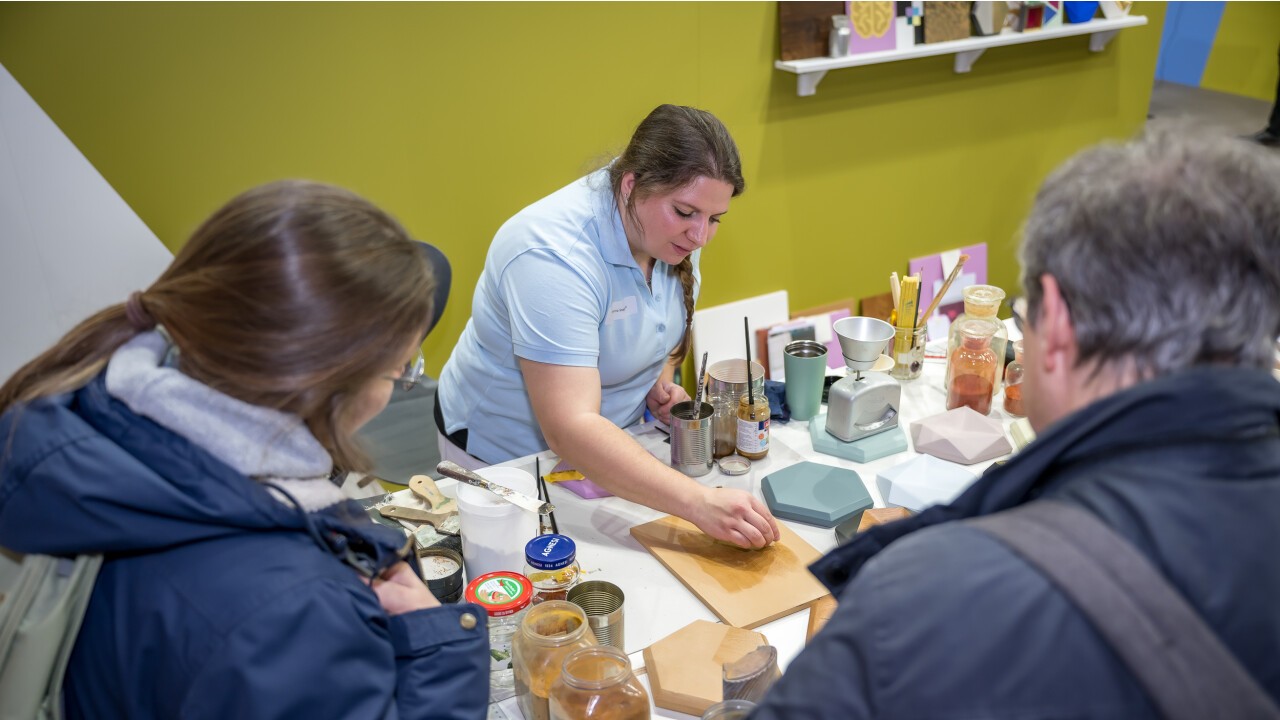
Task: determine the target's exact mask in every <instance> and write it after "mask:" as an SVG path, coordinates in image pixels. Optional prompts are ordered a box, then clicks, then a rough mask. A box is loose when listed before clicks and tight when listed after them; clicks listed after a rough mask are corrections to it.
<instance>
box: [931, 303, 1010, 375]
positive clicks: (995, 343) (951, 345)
mask: <svg viewBox="0 0 1280 720" xmlns="http://www.w3.org/2000/svg"><path fill="white" fill-rule="evenodd" d="M962 294H963V295H964V312H963V313H962V314H961V315H960V316H959V317H957V318H956V319H955V322H953V323H951V329H950V331H949V332H948V333H947V372H946V374H945V375H943V378H944V380H943V382H944V386H943V387H944V388H946V389H948V390H949V389H950V388H951V357H952V356H953V355H954V354H955V351H956V348H958V347H960V331H959V327H958V326H959V325H960V321H961V320H965V319H968V318H979V319H982V320H986V321H987V322H989V323H990V324H991V327H992V336H991V351H992V352H994V353H995V354H996V382H995V386H994V391H993V392H999V391H1000V380H1001V378H1003V377H1004V353H1005V345H1006V344H1008V342H1009V331H1008V330H1007V329H1005V326H1004V323H1002V322H1000V318H999V317H997V312H998V311H999V310H1000V303H1002V302H1004V290H1001V289H1000V288H998V287H996V286H995V285H970V286H969V287H967V288H965V289H964V291H963V293H962Z"/></svg>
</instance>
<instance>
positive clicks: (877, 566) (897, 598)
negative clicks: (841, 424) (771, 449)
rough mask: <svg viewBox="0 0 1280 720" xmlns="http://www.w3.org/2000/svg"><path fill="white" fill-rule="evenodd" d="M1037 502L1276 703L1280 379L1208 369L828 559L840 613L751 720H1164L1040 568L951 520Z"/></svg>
mask: <svg viewBox="0 0 1280 720" xmlns="http://www.w3.org/2000/svg"><path fill="white" fill-rule="evenodd" d="M1040 497H1045V498H1054V499H1056V500H1060V501H1063V502H1067V503H1072V504H1074V505H1076V506H1078V507H1081V508H1083V509H1085V510H1087V511H1088V512H1091V513H1094V514H1095V515H1097V516H1098V517H1099V518H1100V519H1102V520H1103V521H1104V522H1106V523H1107V525H1108V526H1110V527H1111V528H1113V529H1114V530H1116V531H1117V532H1118V533H1119V534H1120V535H1121V536H1123V537H1124V538H1125V539H1126V540H1127V541H1128V542H1130V543H1131V544H1133V546H1134V547H1136V548H1137V549H1138V550H1139V551H1140V552H1141V553H1142V554H1143V555H1144V556H1145V557H1146V558H1147V559H1148V560H1149V561H1151V562H1152V563H1153V564H1154V566H1155V567H1156V569H1157V570H1159V571H1160V572H1161V573H1162V574H1163V575H1164V577H1165V578H1167V579H1168V580H1169V581H1170V582H1171V584H1172V585H1173V587H1174V588H1175V589H1176V590H1178V591H1179V592H1180V593H1181V594H1182V596H1183V597H1184V598H1186V600H1187V601H1188V602H1189V603H1190V604H1191V606H1192V608H1194V609H1195V610H1196V612H1197V613H1198V614H1199V615H1200V617H1201V618H1202V619H1203V620H1204V621H1205V622H1206V623H1207V624H1208V625H1209V627H1210V628H1211V629H1212V630H1213V631H1214V632H1215V633H1216V634H1217V635H1218V637H1219V638H1221V640H1222V641H1223V642H1224V643H1225V645H1226V647H1227V648H1228V649H1229V650H1230V651H1231V652H1232V653H1233V654H1234V655H1235V657H1236V658H1237V659H1239V661H1240V662H1241V664H1242V665H1243V666H1244V668H1245V669H1246V671H1247V672H1249V674H1250V675H1252V677H1253V678H1254V680H1255V681H1257V683H1258V684H1259V686H1261V687H1262V688H1263V689H1264V690H1265V691H1266V692H1267V693H1268V694H1269V695H1270V696H1271V698H1272V699H1273V700H1274V701H1276V702H1277V703H1280V383H1277V382H1276V380H1275V379H1274V378H1272V377H1271V375H1270V373H1267V372H1265V371H1259V370H1247V369H1240V368H1199V369H1194V370H1190V371H1187V372H1183V373H1179V374H1177V375H1174V376H1170V377H1166V378H1161V379H1158V380H1154V381H1151V382H1146V383H1142V384H1140V385H1138V386H1136V387H1133V388H1130V389H1128V390H1126V391H1123V392H1120V393H1117V394H1115V395H1113V396H1110V397H1108V398H1105V399H1103V400H1100V401H1098V402H1096V403H1093V404H1092V405H1090V406H1088V407H1086V408H1085V409H1083V410H1081V411H1079V412H1077V413H1075V414H1073V415H1072V416H1070V417H1068V418H1065V419H1063V420H1062V421H1060V422H1058V423H1056V424H1055V425H1054V426H1053V427H1051V428H1049V429H1048V430H1047V431H1046V432H1045V433H1044V434H1042V435H1041V436H1040V437H1039V438H1037V439H1036V441H1035V442H1033V443H1032V444H1031V445H1029V446H1027V448H1026V449H1025V450H1023V451H1022V452H1021V453H1019V454H1018V455H1016V456H1014V458H1013V459H1011V460H1010V461H1009V462H1008V463H1007V464H1005V465H1004V466H1001V467H997V468H993V469H992V470H991V471H989V472H988V473H986V474H985V475H983V477H981V478H980V479H979V480H978V481H977V482H976V483H974V485H972V486H971V487H970V488H969V490H967V491H965V492H964V493H963V494H961V496H960V497H958V498H957V499H956V500H955V501H954V502H953V503H952V504H950V505H946V506H936V507H934V508H931V509H928V510H926V511H924V512H922V513H921V514H919V515H917V516H914V517H912V518H908V519H905V520H901V521H898V522H894V523H890V524H888V525H884V526H879V527H875V528H871V529H870V530H869V531H868V532H866V533H862V534H860V535H858V536H857V537H856V538H854V539H853V540H852V541H851V542H849V543H848V544H846V545H843V546H841V547H839V548H836V549H835V550H833V551H832V552H830V553H829V554H828V555H827V556H825V557H824V558H822V559H821V560H819V561H818V562H816V563H814V565H812V566H811V567H810V569H811V570H812V571H813V572H814V574H815V575H817V576H818V579H819V580H822V581H823V582H824V583H825V584H826V585H827V586H828V587H829V588H831V589H832V592H833V594H834V595H835V597H836V598H837V600H838V601H839V607H838V608H837V610H836V612H835V614H834V615H833V616H832V618H831V620H830V621H829V622H828V623H827V625H826V626H825V627H824V628H823V629H822V631H821V632H820V633H819V634H818V635H817V636H816V637H815V638H814V639H813V641H812V642H811V643H810V645H809V646H808V647H807V648H806V649H805V650H804V651H802V652H801V654H800V655H799V656H797V658H796V659H795V660H794V661H793V662H792V663H791V664H790V666H788V668H787V672H786V675H785V676H783V678H782V679H781V680H780V681H779V682H778V683H777V684H775V685H774V686H773V688H772V689H771V690H770V692H769V694H768V695H767V696H766V698H765V700H764V703H763V704H762V705H761V707H759V708H758V709H757V711H756V712H755V714H754V715H752V718H753V720H763V719H772V718H786V719H787V720H803V719H806V718H840V719H841V720H846V719H847V720H857V719H859V718H896V719H901V720H926V719H941V718H952V719H955V720H960V719H963V720H981V719H987V718H990V719H994V718H1007V719H1010V720H1013V719H1016V720H1050V719H1052V720H1067V719H1069V718H1081V719H1085V718H1088V719H1091V720H1144V719H1146V718H1156V717H1159V715H1158V713H1157V711H1156V709H1155V708H1154V706H1153V705H1152V703H1151V701H1150V700H1149V698H1148V697H1147V696H1146V694H1145V692H1144V691H1143V690H1142V688H1141V687H1140V686H1139V685H1138V684H1137V681H1136V680H1135V679H1134V677H1133V675H1132V673H1131V672H1130V671H1129V669H1128V668H1127V667H1126V666H1125V665H1124V664H1123V662H1122V661H1121V660H1120V659H1119V657H1118V656H1117V655H1116V654H1115V653H1114V652H1113V651H1112V650H1111V648H1110V646H1109V645H1107V644H1106V643H1105V642H1104V641H1103V640H1102V639H1101V638H1100V637H1099V636H1098V635H1097V633H1096V632H1095V631H1094V629H1093V627H1092V626H1091V625H1090V624H1089V621H1088V620H1087V619H1086V618H1085V617H1084V616H1083V615H1082V614H1081V613H1080V612H1079V611H1078V610H1076V608H1075V606H1074V605H1072V604H1071V603H1070V601H1069V600H1067V599H1066V598H1065V597H1064V596H1063V595H1062V594H1061V593H1059V592H1058V591H1057V590H1056V589H1055V588H1054V587H1053V586H1052V585H1050V583H1049V581H1048V580H1047V579H1045V577H1044V576H1043V575H1041V574H1040V573H1039V572H1038V571H1037V570H1035V569H1033V568H1031V567H1030V566H1029V565H1027V564H1026V563H1025V562H1023V561H1022V560H1021V559H1020V558H1019V557H1017V556H1015V555H1014V554H1013V553H1012V551H1010V550H1009V549H1007V547H1006V546H1005V545H1003V544H1001V543H1000V542H999V541H997V540H995V539H994V538H993V537H991V536H989V535H987V534H986V533H984V532H982V531H980V530H978V529H976V528H973V527H970V526H968V525H967V524H963V523H959V522H952V521H954V520H960V519H964V518H966V517H976V516H980V515H987V514H990V513H995V512H999V511H1001V510H1005V509H1008V508H1012V507H1015V506H1017V505H1020V504H1023V503H1026V502H1030V501H1032V500H1035V499H1037V498H1040Z"/></svg>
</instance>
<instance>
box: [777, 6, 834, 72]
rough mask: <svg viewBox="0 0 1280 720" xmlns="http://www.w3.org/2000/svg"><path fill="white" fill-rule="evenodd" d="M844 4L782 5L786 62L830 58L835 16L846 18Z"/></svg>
mask: <svg viewBox="0 0 1280 720" xmlns="http://www.w3.org/2000/svg"><path fill="white" fill-rule="evenodd" d="M843 14H844V3H842V2H780V3H778V36H779V38H780V39H781V41H782V43H781V44H782V59H783V60H802V59H804V58H811V57H826V56H827V38H828V37H830V35H831V32H830V31H831V16H832V15H843Z"/></svg>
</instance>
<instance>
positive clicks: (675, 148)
mask: <svg viewBox="0 0 1280 720" xmlns="http://www.w3.org/2000/svg"><path fill="white" fill-rule="evenodd" d="M627 173H633V174H634V175H635V187H634V188H633V189H632V191H631V194H630V195H629V196H628V197H627V198H626V199H625V201H623V203H622V207H624V208H625V209H626V212H627V216H628V217H629V218H630V219H631V221H632V222H633V223H635V225H636V226H637V227H640V229H641V232H643V231H644V228H643V227H642V226H641V225H640V219H639V217H638V216H637V215H636V209H635V204H636V198H637V197H640V198H644V197H647V196H651V195H657V194H660V193H665V192H670V191H672V190H675V189H677V188H681V187H684V186H685V185H688V184H689V183H691V182H693V181H694V180H696V179H697V178H699V177H706V178H711V179H713V180H720V181H722V182H725V183H728V184H729V185H730V186H732V187H733V195H732V196H731V197H737V196H739V195H741V194H742V192H743V190H746V187H747V184H746V182H745V181H744V180H743V179H742V161H741V160H739V158H738V146H737V145H736V144H734V142H733V138H732V137H731V136H730V135H729V131H728V130H727V129H726V128H725V126H724V123H722V122H720V121H719V120H718V119H717V118H716V116H714V115H712V114H711V113H709V112H707V111H705V110H699V109H697V108H691V107H685V106H683V105H659V106H658V107H656V108H654V109H653V112H651V113H649V115H648V116H647V117H646V118H645V119H644V120H641V121H640V124H639V125H638V126H636V130H635V132H634V133H632V135H631V142H629V143H627V149H626V150H624V151H623V153H622V156H621V157H619V158H618V159H617V160H615V161H614V162H613V164H612V165H610V166H609V185H610V187H611V188H612V189H613V198H614V202H615V203H616V202H618V200H619V198H620V197H621V193H622V178H623V176H624V175H626V174H627ZM672 269H673V270H674V271H675V273H676V276H677V277H679V278H680V286H681V287H682V288H684V335H682V336H681V338H680V342H679V344H677V345H676V347H675V349H674V350H672V351H671V355H670V358H671V359H672V360H674V361H676V362H679V361H681V360H683V359H684V356H685V355H686V354H687V353H688V352H689V345H690V343H691V342H692V339H691V337H690V336H691V334H692V333H691V330H692V326H693V259H692V256H690V257H686V258H685V259H684V260H682V261H681V262H680V264H679V265H676V266H675V267H674V268H672Z"/></svg>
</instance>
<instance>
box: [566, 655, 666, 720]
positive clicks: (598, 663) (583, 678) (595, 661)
mask: <svg viewBox="0 0 1280 720" xmlns="http://www.w3.org/2000/svg"><path fill="white" fill-rule="evenodd" d="M549 707H550V710H551V717H552V720H649V693H648V692H646V691H645V689H644V685H641V684H640V681H639V680H637V679H636V676H635V674H634V673H632V672H631V661H630V660H628V659H627V656H626V655H623V654H622V651H621V650H619V649H617V648H615V647H610V646H608V645H598V646H596V647H589V648H581V649H578V650H574V651H573V652H571V653H569V654H568V655H567V656H566V657H565V659H564V665H563V666H562V668H561V672H560V677H558V678H556V681H555V682H554V683H552V684H551V697H550V700H549Z"/></svg>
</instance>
